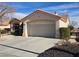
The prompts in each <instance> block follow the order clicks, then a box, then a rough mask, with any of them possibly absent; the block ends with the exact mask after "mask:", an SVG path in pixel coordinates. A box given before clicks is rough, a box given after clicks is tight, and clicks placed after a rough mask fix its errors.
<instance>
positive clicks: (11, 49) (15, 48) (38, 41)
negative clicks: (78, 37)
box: [0, 35, 60, 57]
mask: <svg viewBox="0 0 79 59" xmlns="http://www.w3.org/2000/svg"><path fill="white" fill-rule="evenodd" d="M58 41H60V40H59V39H53V38H43V37H29V38H24V37H21V36H12V35H8V36H4V37H2V38H1V40H0V56H3V57H10V56H15V57H16V56H17V57H18V56H19V57H36V56H38V54H40V53H42V52H44V51H45V50H47V49H49V48H51V47H53V46H54V45H55V43H57V42H58Z"/></svg>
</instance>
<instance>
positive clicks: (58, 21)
mask: <svg viewBox="0 0 79 59" xmlns="http://www.w3.org/2000/svg"><path fill="white" fill-rule="evenodd" d="M21 21H22V22H23V36H25V37H28V36H37V37H59V28H61V27H68V25H69V18H68V16H67V15H65V16H64V15H63V16H60V15H57V14H52V13H48V12H45V11H42V10H36V11H34V12H33V13H31V14H29V15H28V16H26V17H24V18H23V19H21Z"/></svg>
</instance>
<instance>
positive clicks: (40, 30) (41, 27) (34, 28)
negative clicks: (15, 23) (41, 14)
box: [27, 20, 55, 37]
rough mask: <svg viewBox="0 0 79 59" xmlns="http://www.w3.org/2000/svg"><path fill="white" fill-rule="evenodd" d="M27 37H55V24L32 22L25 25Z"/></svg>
mask: <svg viewBox="0 0 79 59" xmlns="http://www.w3.org/2000/svg"><path fill="white" fill-rule="evenodd" d="M27 28H28V35H29V36H37V37H55V22H53V21H46V20H45V21H43V20H42V21H32V22H29V23H28V25H27Z"/></svg>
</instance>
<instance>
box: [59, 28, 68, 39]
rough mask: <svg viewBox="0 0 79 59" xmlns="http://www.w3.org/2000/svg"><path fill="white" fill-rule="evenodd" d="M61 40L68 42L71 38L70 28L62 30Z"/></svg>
mask: <svg viewBox="0 0 79 59" xmlns="http://www.w3.org/2000/svg"><path fill="white" fill-rule="evenodd" d="M59 31H60V38H61V39H65V40H68V39H69V38H70V29H69V28H60V29H59Z"/></svg>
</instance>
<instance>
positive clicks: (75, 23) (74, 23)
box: [70, 21, 78, 28]
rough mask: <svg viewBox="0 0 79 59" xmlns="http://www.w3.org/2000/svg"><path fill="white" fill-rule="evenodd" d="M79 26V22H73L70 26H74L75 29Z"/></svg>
mask: <svg viewBox="0 0 79 59" xmlns="http://www.w3.org/2000/svg"><path fill="white" fill-rule="evenodd" d="M77 25H78V23H77V21H71V23H70V26H73V27H74V28H75V27H76V26H77Z"/></svg>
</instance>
